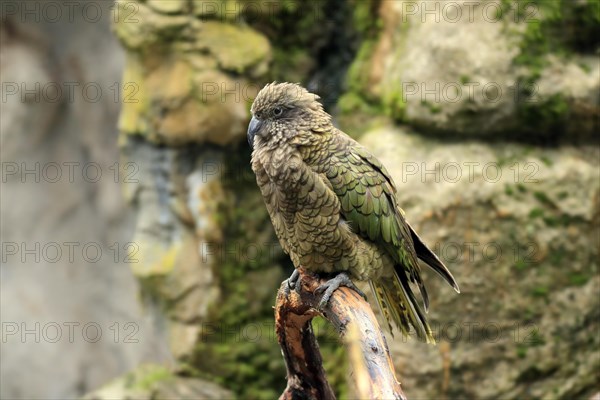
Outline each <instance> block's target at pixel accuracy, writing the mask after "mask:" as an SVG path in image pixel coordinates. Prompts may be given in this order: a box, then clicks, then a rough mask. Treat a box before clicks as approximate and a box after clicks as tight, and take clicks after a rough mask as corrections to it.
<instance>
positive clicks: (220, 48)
mask: <svg viewBox="0 0 600 400" xmlns="http://www.w3.org/2000/svg"><path fill="white" fill-rule="evenodd" d="M163 3H168V2H165V1H156V2H150V3H148V5H146V4H143V3H136V2H130V1H123V2H117V3H116V7H115V10H114V12H113V15H114V18H115V24H114V30H115V33H116V35H117V36H118V37H119V38H120V39H121V42H122V43H123V45H124V46H125V47H126V48H127V49H128V50H129V53H128V61H127V68H126V70H125V74H124V78H123V81H124V92H123V110H122V114H121V120H120V123H119V128H120V130H121V131H122V132H123V133H126V134H131V135H143V136H145V137H146V138H147V139H148V140H150V141H152V142H154V143H159V144H168V145H175V146H177V145H187V144H193V143H197V144H200V143H207V142H208V143H214V144H219V145H225V144H230V143H234V142H238V141H239V140H240V138H242V137H244V135H245V132H246V121H247V120H248V108H249V102H250V99H251V98H253V97H254V96H255V95H256V93H257V90H258V89H259V87H258V85H256V84H250V81H248V80H247V79H245V78H243V77H242V76H247V77H249V78H258V77H260V76H261V75H264V73H265V72H266V68H267V63H268V61H269V59H270V45H269V42H268V41H267V39H266V38H265V37H264V36H262V35H260V34H259V33H257V32H256V31H254V30H252V29H250V28H248V27H245V26H241V25H232V24H225V23H220V22H218V21H200V20H197V19H195V18H194V17H193V16H188V15H174V16H168V15H165V14H164V13H168V12H169V11H168V10H165V9H164V8H161V7H164V6H162V4H163ZM159 4H161V6H160V7H159V6H158V5H159ZM153 5H154V10H153V8H152V7H153ZM132 6H134V7H133V8H134V9H135V10H136V13H135V15H136V20H137V22H135V23H133V22H132V21H130V18H129V17H128V16H129V14H128V13H127V11H128V10H129V9H130V8H131V7H132ZM175 6H177V2H174V3H173V4H171V5H169V7H175ZM173 9H174V10H177V8H173ZM232 74H237V75H238V76H237V77H234V76H233V75H232Z"/></svg>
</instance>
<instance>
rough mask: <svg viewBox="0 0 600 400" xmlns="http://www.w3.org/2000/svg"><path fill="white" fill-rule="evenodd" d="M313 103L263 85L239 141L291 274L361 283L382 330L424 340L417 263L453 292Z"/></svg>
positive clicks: (354, 146) (295, 88)
mask: <svg viewBox="0 0 600 400" xmlns="http://www.w3.org/2000/svg"><path fill="white" fill-rule="evenodd" d="M318 99H319V97H318V96H316V95H314V94H312V93H309V92H308V91H307V90H306V89H304V88H302V87H301V86H299V85H296V84H290V83H280V84H278V83H273V84H269V85H267V86H265V87H264V88H263V89H262V90H261V91H260V93H259V94H258V96H257V97H256V99H255V101H254V103H253V105H252V114H253V118H252V121H251V123H250V126H249V129H248V140H249V142H250V143H251V145H252V146H253V152H252V169H253V171H254V173H255V174H256V179H257V183H258V186H259V187H260V190H261V192H262V195H263V197H264V200H265V203H266V205H267V209H268V211H269V215H270V216H271V221H272V222H273V226H274V227H275V232H276V234H277V237H278V238H279V241H280V242H281V245H282V247H283V249H284V251H285V252H286V253H288V254H289V255H290V257H291V259H292V261H293V263H294V265H295V266H296V267H298V266H303V267H305V268H306V269H308V270H309V271H313V272H321V273H336V272H347V273H348V274H349V275H350V276H351V277H352V278H354V279H358V280H368V281H369V282H370V284H371V287H372V289H373V292H374V293H375V297H376V300H377V303H378V305H379V306H380V308H381V310H382V312H383V314H384V316H385V318H386V320H387V321H388V324H389V326H390V330H391V328H392V326H391V321H393V322H394V323H395V324H396V325H397V326H398V327H399V328H400V329H401V331H402V332H404V333H405V334H408V332H409V330H410V325H412V326H413V327H414V329H415V332H416V333H417V335H418V337H419V338H421V339H423V340H425V341H428V342H434V339H433V336H432V333H431V329H430V328H429V325H428V324H427V321H426V319H425V315H424V313H423V311H422V309H421V307H420V306H419V304H418V302H417V300H416V298H415V296H414V294H413V292H412V290H411V287H410V283H413V284H416V285H417V286H418V287H419V290H420V292H421V295H422V297H423V302H424V304H425V310H427V307H428V304H429V300H428V296H427V291H426V290H425V287H424V286H423V282H422V280H421V276H420V268H419V262H418V259H419V258H420V259H421V260H423V261H424V262H425V263H426V264H428V265H429V266H430V267H432V268H433V269H434V270H435V271H436V272H437V273H439V274H440V275H441V276H442V277H443V278H444V279H445V280H446V281H447V282H448V283H450V284H451V285H452V286H453V287H454V288H455V289H456V290H457V291H458V285H457V284H456V282H455V280H454V278H453V277H452V274H451V273H450V272H449V271H448V269H447V268H446V267H445V266H444V265H443V263H442V262H441V261H440V260H439V259H438V258H437V257H436V256H435V254H434V253H433V252H432V251H431V250H429V248H427V246H426V245H425V244H424V243H423V242H422V241H421V239H420V238H419V237H418V236H417V234H416V233H415V232H414V230H413V229H412V228H411V227H410V225H409V224H408V223H407V222H406V220H405V218H404V212H403V211H402V209H401V208H400V207H399V206H398V204H397V201H396V195H395V193H396V186H395V184H394V182H393V180H392V178H391V176H390V175H389V173H388V172H387V170H386V169H385V167H384V166H383V165H382V164H381V163H380V162H379V160H377V159H376V158H375V157H374V156H373V155H371V154H370V153H369V151H368V150H367V149H365V148H364V147H363V146H361V145H360V144H359V143H357V142H356V141H354V140H353V139H351V138H350V137H349V136H347V135H346V134H344V133H343V132H341V131H340V130H338V129H337V128H335V127H334V126H333V124H332V122H331V117H330V115H329V114H327V113H326V112H325V111H324V110H323V108H322V106H321V104H320V103H319V102H318Z"/></svg>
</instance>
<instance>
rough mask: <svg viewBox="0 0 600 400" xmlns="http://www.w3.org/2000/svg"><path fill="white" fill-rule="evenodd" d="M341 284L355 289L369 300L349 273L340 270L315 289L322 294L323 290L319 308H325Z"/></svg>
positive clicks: (316, 292)
mask: <svg viewBox="0 0 600 400" xmlns="http://www.w3.org/2000/svg"><path fill="white" fill-rule="evenodd" d="M341 286H346V287H347V288H350V289H352V290H354V291H355V292H356V293H358V294H359V295H360V296H361V297H362V298H363V299H365V300H367V295H366V294H364V293H363V291H362V290H360V289H359V288H358V287H357V286H356V285H355V284H354V282H352V281H351V280H350V277H349V276H348V274H347V273H345V272H340V273H339V274H337V275H336V276H335V277H334V278H332V279H330V280H328V281H327V282H325V283H323V284H322V285H320V286H319V287H318V288H316V289H315V294H320V293H322V292H323V296H322V297H321V301H319V305H318V308H319V310H323V309H324V308H325V306H326V305H327V303H329V299H330V298H331V295H333V292H335V291H336V290H337V289H339V288H340V287H341Z"/></svg>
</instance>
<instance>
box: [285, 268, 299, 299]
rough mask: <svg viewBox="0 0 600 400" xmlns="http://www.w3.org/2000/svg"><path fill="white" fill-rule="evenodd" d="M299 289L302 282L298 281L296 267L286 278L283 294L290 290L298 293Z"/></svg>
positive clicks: (287, 294)
mask: <svg viewBox="0 0 600 400" xmlns="http://www.w3.org/2000/svg"><path fill="white" fill-rule="evenodd" d="M301 289H302V282H300V272H299V271H298V270H297V269H294V272H292V275H290V277H289V278H288V279H287V286H286V288H285V295H286V296H289V294H290V291H291V290H293V291H295V292H296V293H298V294H300V290H301Z"/></svg>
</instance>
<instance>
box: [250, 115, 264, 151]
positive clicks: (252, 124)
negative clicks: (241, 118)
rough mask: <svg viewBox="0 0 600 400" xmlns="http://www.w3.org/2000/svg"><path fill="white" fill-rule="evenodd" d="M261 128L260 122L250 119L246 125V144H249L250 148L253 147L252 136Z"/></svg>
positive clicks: (253, 118)
mask: <svg viewBox="0 0 600 400" xmlns="http://www.w3.org/2000/svg"><path fill="white" fill-rule="evenodd" d="M261 127H262V121H261V120H259V119H256V118H255V117H252V119H251V120H250V124H249V125H248V144H250V147H254V135H256V133H257V132H258V131H259V130H260V128H261Z"/></svg>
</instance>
